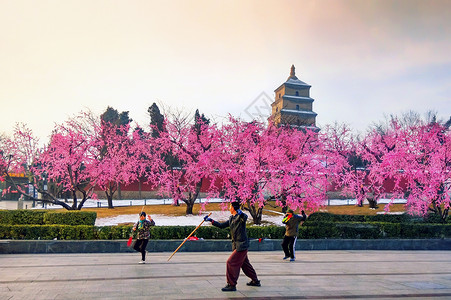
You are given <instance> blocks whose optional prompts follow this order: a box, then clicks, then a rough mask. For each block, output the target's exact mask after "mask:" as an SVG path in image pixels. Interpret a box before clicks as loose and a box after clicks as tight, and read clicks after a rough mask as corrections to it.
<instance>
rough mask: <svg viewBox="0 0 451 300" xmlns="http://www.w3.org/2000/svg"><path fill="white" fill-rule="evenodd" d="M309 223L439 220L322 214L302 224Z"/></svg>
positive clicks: (405, 216)
mask: <svg viewBox="0 0 451 300" xmlns="http://www.w3.org/2000/svg"><path fill="white" fill-rule="evenodd" d="M311 222H361V223H368V222H384V223H440V219H439V218H438V219H437V218H433V217H432V216H431V217H428V218H426V219H423V218H419V217H413V216H410V215H407V214H402V215H388V214H387V215H372V216H364V215H335V214H330V213H324V212H317V213H313V214H311V215H310V216H309V217H308V219H307V220H306V221H305V222H304V224H305V225H307V224H309V223H311Z"/></svg>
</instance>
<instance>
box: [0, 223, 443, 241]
mask: <svg viewBox="0 0 451 300" xmlns="http://www.w3.org/2000/svg"><path fill="white" fill-rule="evenodd" d="M131 229H132V226H130V225H120V226H103V227H95V226H88V225H76V226H72V225H4V224H0V239H26V240H33V239H41V240H51V239H55V238H56V239H59V240H61V239H62V240H85V239H102V240H116V239H128V237H129V236H130V234H131V232H132V231H131ZM193 229H194V226H155V227H152V228H151V235H152V236H151V239H155V240H166V239H184V238H186V237H187V236H188V235H189V234H190V233H191V232H192V231H193ZM284 234H285V227H283V226H250V227H248V235H249V238H252V239H258V238H270V239H281V238H283V236H284ZM194 235H195V236H197V237H198V238H204V239H229V238H230V231H229V229H228V228H226V229H219V228H217V227H214V226H201V227H200V228H199V229H198V230H197V231H196V232H195V234H194ZM299 238H302V239H326V238H329V239H331V238H335V239H386V238H401V239H403V238H404V239H411V238H414V239H416V238H451V224H444V225H442V224H427V223H409V224H399V223H386V222H372V223H369V222H366V223H355V222H354V223H353V222H328V223H319V222H316V223H311V224H310V225H304V226H302V227H300V228H299Z"/></svg>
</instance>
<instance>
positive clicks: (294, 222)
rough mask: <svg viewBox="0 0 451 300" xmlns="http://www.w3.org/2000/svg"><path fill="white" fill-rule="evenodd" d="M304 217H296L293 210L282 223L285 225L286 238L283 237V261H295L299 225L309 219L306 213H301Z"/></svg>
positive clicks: (290, 210)
mask: <svg viewBox="0 0 451 300" xmlns="http://www.w3.org/2000/svg"><path fill="white" fill-rule="evenodd" d="M301 214H302V216H299V215H296V214H295V213H294V211H293V210H292V209H289V210H288V213H287V214H286V215H285V216H284V218H283V220H282V223H283V224H285V236H284V237H283V242H282V249H283V252H285V257H284V258H283V259H287V258H290V261H295V260H296V257H295V255H294V250H295V248H296V240H297V238H298V233H299V224H300V223H301V222H302V221H305V220H306V219H307V216H306V215H305V212H304V211H303V210H302V211H301Z"/></svg>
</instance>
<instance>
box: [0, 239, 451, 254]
mask: <svg viewBox="0 0 451 300" xmlns="http://www.w3.org/2000/svg"><path fill="white" fill-rule="evenodd" d="M182 242H183V240H150V241H149V244H148V246H147V251H149V252H173V251H174V250H175V249H176V248H177V247H178V246H179V245H180V244H181V243H182ZM281 242H282V240H280V239H274V240H271V239H264V240H261V241H259V240H251V241H250V248H249V250H250V251H282V247H281V246H280V244H281ZM231 250H232V247H231V242H230V240H199V241H187V242H186V243H185V244H184V245H183V246H182V247H181V248H180V250H179V251H180V252H214V251H231ZM296 250H300V251H301V250H451V239H415V240H402V239H381V240H344V239H319V240H298V241H297V243H296ZM133 251H134V250H133V249H132V248H130V247H127V241H126V240H87V241H55V240H50V241H47V240H46V241H43V240H26V241H20V240H0V254H31V253H125V252H133Z"/></svg>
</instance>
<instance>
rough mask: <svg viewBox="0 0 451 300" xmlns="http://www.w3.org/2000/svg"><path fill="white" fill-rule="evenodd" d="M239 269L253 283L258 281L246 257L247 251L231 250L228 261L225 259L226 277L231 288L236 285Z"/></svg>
mask: <svg viewBox="0 0 451 300" xmlns="http://www.w3.org/2000/svg"><path fill="white" fill-rule="evenodd" d="M240 269H242V270H243V272H244V274H245V275H246V276H247V277H249V278H250V279H252V280H254V281H258V278H257V273H256V272H255V270H254V267H252V265H251V263H250V262H249V259H248V257H247V249H246V250H243V251H236V250H233V252H232V254H231V255H230V257H229V259H227V272H226V277H227V283H228V284H230V285H233V286H235V285H236V283H237V281H238V276H239V275H240Z"/></svg>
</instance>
